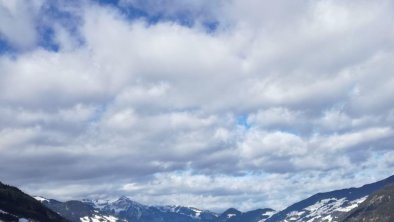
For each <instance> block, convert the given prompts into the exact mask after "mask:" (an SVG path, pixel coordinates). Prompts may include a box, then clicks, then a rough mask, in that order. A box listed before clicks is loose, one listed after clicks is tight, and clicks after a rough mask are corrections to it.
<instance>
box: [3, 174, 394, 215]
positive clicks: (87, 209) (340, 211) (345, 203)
mask: <svg viewBox="0 0 394 222" xmlns="http://www.w3.org/2000/svg"><path fill="white" fill-rule="evenodd" d="M393 184H394V176H391V177H389V178H386V179H384V180H381V181H378V182H375V183H372V184H367V185H364V186H362V187H358V188H348V189H341V190H335V191H330V192H325V193H317V194H315V195H312V196H311V197H308V198H306V199H304V200H302V201H300V202H297V203H294V204H292V205H291V206H289V207H287V208H286V209H284V210H281V211H275V210H273V209H270V208H263V209H256V210H252V211H248V212H241V211H239V210H237V209H235V208H230V209H227V210H226V211H224V212H223V213H221V214H217V213H214V212H212V211H209V210H200V209H197V208H193V207H184V206H148V205H144V204H141V203H138V202H135V201H133V200H131V199H130V198H128V197H125V196H123V197H120V198H119V199H117V200H115V201H107V200H105V201H104V200H88V199H84V200H70V201H66V202H61V201H57V200H54V199H46V198H43V197H35V200H34V199H33V198H31V197H30V196H28V195H26V194H24V195H26V196H24V197H25V199H26V200H29V201H30V202H33V203H34V204H36V205H37V204H38V205H37V206H39V205H41V206H40V207H41V208H42V209H45V210H46V211H45V210H44V211H43V210H42V209H41V208H37V206H36V208H31V207H30V208H28V209H29V211H28V212H30V214H23V215H22V214H18V213H16V212H17V211H15V209H14V208H15V207H16V204H15V201H22V202H23V203H27V202H26V200H25V199H15V198H14V199H13V201H14V202H13V203H14V204H10V205H8V204H7V201H9V199H7V198H6V195H5V194H4V193H5V191H4V190H5V189H4V188H1V189H0V221H18V220H17V219H18V218H19V219H20V218H28V219H32V220H31V221H67V220H69V221H71V222H117V221H119V222H122V221H125V222H356V221H379V222H380V221H381V222H386V221H387V222H392V221H394V212H392V210H391V209H394V208H393V207H394V185H393ZM2 185H3V184H2ZM3 186H7V185H3ZM7 189H11V190H13V189H16V190H17V191H18V192H21V191H20V190H18V189H17V188H13V187H11V186H7ZM21 193H23V192H21ZM30 202H29V203H30ZM18 207H19V208H24V207H28V206H23V204H22V205H20V206H18ZM31 209H33V210H31ZM39 209H40V210H39ZM35 210H37V213H38V212H40V213H41V214H40V215H41V216H42V215H46V216H47V217H48V218H50V219H47V218H44V219H42V218H43V217H42V218H39V217H33V216H32V215H33V214H31V211H33V212H34V211H35ZM18 212H19V211H18ZM43 212H44V213H43ZM54 212H56V213H54ZM60 215H61V216H60ZM11 217H12V218H11ZM7 218H8V219H7ZM9 218H11V219H9ZM64 218H66V219H64Z"/></svg>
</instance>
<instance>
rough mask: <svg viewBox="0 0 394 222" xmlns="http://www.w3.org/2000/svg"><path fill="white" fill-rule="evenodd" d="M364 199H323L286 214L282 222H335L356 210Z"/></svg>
mask: <svg viewBox="0 0 394 222" xmlns="http://www.w3.org/2000/svg"><path fill="white" fill-rule="evenodd" d="M366 198H367V197H366V196H365V197H362V198H359V199H356V200H353V201H348V200H347V199H346V198H340V199H336V198H328V199H323V200H320V201H318V202H316V203H315V204H313V205H310V206H309V207H306V208H304V209H303V210H301V211H292V212H290V213H288V214H287V216H286V218H285V220H284V222H337V221H338V218H339V215H342V214H343V213H344V212H349V211H351V210H352V209H354V208H356V207H357V206H358V205H360V203H362V202H364V201H365V200H366Z"/></svg>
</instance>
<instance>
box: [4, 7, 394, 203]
mask: <svg viewBox="0 0 394 222" xmlns="http://www.w3.org/2000/svg"><path fill="white" fill-rule="evenodd" d="M159 3H160V4H154V2H153V1H144V2H142V1H120V3H119V4H117V5H110V4H109V5H108V4H99V3H96V2H93V1H84V2H82V3H75V2H74V3H70V4H71V5H68V6H67V5H66V6H67V7H60V6H63V5H61V4H60V3H58V4H53V5H51V7H49V6H48V4H49V3H48V2H34V3H31V4H30V3H29V4H22V3H21V2H19V3H18V2H16V3H15V5H12V4H11V3H8V2H7V3H6V2H1V4H0V12H1V10H3V11H4V12H6V13H0V14H1V16H3V17H4V19H5V20H2V19H0V20H1V21H9V23H12V24H15V27H11V26H10V25H9V24H8V23H1V22H0V33H1V35H2V36H5V37H3V38H6V41H10V42H11V43H12V44H15V46H17V47H28V48H29V50H22V51H20V52H17V53H15V54H12V55H11V54H7V53H5V54H1V55H0V73H2V75H1V76H0V107H1V108H0V129H1V130H0V141H1V142H0V150H1V152H2V155H1V156H0V166H1V168H2V169H4V172H5V173H4V174H2V176H1V178H0V179H1V180H4V181H5V182H7V183H15V184H16V185H20V186H22V188H23V189H26V190H27V191H29V192H33V193H35V194H41V195H44V196H48V197H52V198H60V199H67V198H85V197H93V198H96V197H99V198H114V197H115V196H117V195H122V194H126V195H130V196H133V197H135V198H136V199H137V200H139V201H142V202H144V203H148V204H159V203H162V204H172V203H173V204H185V205H195V206H196V207H206V208H212V209H217V210H222V209H224V208H226V207H230V206H233V203H240V205H239V206H235V207H240V208H241V209H245V210H247V209H254V208H261V207H274V208H281V207H284V206H286V205H288V204H290V203H292V202H294V201H296V200H299V199H300V198H302V197H307V196H308V195H311V194H313V193H314V192H319V191H325V190H330V189H337V188H343V187H348V186H349V184H351V185H353V184H354V183H351V181H353V180H355V181H356V184H357V185H362V184H363V183H366V182H373V180H372V179H374V180H375V179H376V180H377V179H380V178H371V177H370V176H369V175H371V174H373V175H387V176H388V175H390V174H392V167H391V166H392V161H391V160H392V158H391V156H392V154H391V150H392V145H391V142H392V141H393V127H392V126H393V121H394V118H393V116H394V115H393V113H394V111H393V110H394V103H393V102H392V100H391V96H392V95H393V89H394V87H393V84H394V81H393V77H392V75H391V70H392V68H393V63H392V61H393V60H392V57H393V50H392V49H393V47H392V46H393V43H394V41H393V40H392V39H393V38H392V35H393V33H392V31H391V30H392V26H393V24H392V22H391V21H393V19H392V17H393V16H392V13H391V11H392V10H391V9H392V8H393V7H394V5H393V4H392V3H391V2H390V1H384V0H379V1H376V2H369V1H361V2H360V1H357V2H356V1H352V0H349V1H335V0H330V1H315V2H311V1H302V2H300V3H297V4H295V3H294V2H292V1H277V2H275V3H272V2H271V1H255V0H247V1H238V0H235V1H219V2H216V3H212V2H211V1H209V2H208V1H188V2H187V3H185V2H181V1H160V2H159ZM164 3H166V4H164ZM212 4H215V7H212ZM42 5H44V6H45V7H44V8H45V10H44V9H43V7H41V8H40V6H42ZM29 7H33V8H34V7H35V8H34V9H37V10H38V9H39V10H43V11H40V12H42V13H32V14H30V15H31V16H36V17H35V18H34V19H33V18H30V17H29V19H28V18H25V17H26V16H28V15H27V14H28V13H27V14H23V13H22V12H24V10H28V9H30V8H29ZM132 7H134V9H133V10H136V9H138V10H140V11H141V12H145V14H144V13H142V14H144V15H142V16H132V15H130V14H127V13H132V11H130V10H132V9H131V8H132ZM51 8H52V9H51ZM48 10H49V12H50V11H51V10H56V13H55V15H56V16H52V17H51V16H49V15H48ZM62 10H63V11H62ZM185 12H190V13H189V14H188V15H187V16H186V15H184V13H185ZM20 13H22V14H23V16H21V17H15V15H19V14H20ZM62 13H64V14H65V16H64V17H62V16H60V15H63V14H62ZM333 15H335V16H333ZM155 16H158V17H157V20H156V21H152V19H153V18H154V17H155ZM48 18H53V20H49V19H48ZM182 19H191V20H192V21H193V22H191V23H188V24H185V23H183V22H182ZM38 21H39V23H40V27H43V26H45V27H49V28H51V30H52V31H53V36H52V37H51V38H49V39H50V40H47V41H48V42H47V43H48V44H49V43H51V44H56V45H57V46H58V48H56V49H54V48H51V47H43V45H42V44H41V45H40V43H38V42H39V41H38V40H40V41H42V37H43V36H41V35H42V33H41V32H37V30H36V29H35V28H34V27H35V25H37V24H36V23H37V22H38ZM207 21H210V22H212V21H213V22H216V23H217V27H216V28H215V29H212V30H208V29H207V28H206V27H205V28H204V24H205V22H207ZM43 24H44V25H43ZM205 25H206V24H205ZM22 26H23V27H25V26H26V27H29V28H26V29H25V28H20V27H22ZM18 27H19V28H18ZM14 28H15V30H24V32H26V33H23V35H21V36H22V37H23V38H22V37H21V39H18V38H19V37H18V38H13V37H12V36H13V35H16V34H15V33H17V32H16V31H14V30H13V29H14ZM10 30H11V31H10ZM17 34H18V35H20V34H21V33H19V32H18V33H17ZM25 38H26V39H25ZM10 39H11V40H10ZM13 41H14V42H13ZM37 41H38V42H37ZM103 181H104V182H103ZM105 181H110V182H105ZM322 181H323V182H325V183H323V182H322ZM326 182H327V183H326ZM306 184H308V186H306ZM311 184H313V185H311ZM287 190H292V191H294V192H292V194H291V195H287V194H286V193H287V192H284V191H287ZM163 194H167V195H163ZM233 207H234V206H233Z"/></svg>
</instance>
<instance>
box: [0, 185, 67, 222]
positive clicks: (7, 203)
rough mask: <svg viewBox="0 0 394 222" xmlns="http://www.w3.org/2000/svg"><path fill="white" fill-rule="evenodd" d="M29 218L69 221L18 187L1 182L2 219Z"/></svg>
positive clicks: (23, 219) (33, 219) (0, 202)
mask: <svg viewBox="0 0 394 222" xmlns="http://www.w3.org/2000/svg"><path fill="white" fill-rule="evenodd" d="M28 220H29V221H45V222H52V221H53V222H66V221H68V220H66V219H65V218H63V217H61V216H60V215H59V214H57V213H55V212H53V211H52V210H50V209H48V208H47V207H45V206H44V205H42V204H41V203H40V202H39V201H37V200H35V199H34V198H33V197H31V196H29V195H27V194H25V193H23V192H22V191H21V190H19V189H18V188H16V187H13V186H9V185H5V184H3V183H1V182H0V221H28Z"/></svg>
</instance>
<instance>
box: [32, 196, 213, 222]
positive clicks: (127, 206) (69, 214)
mask: <svg viewBox="0 0 394 222" xmlns="http://www.w3.org/2000/svg"><path fill="white" fill-rule="evenodd" d="M37 199H38V200H40V201H41V202H42V203H43V204H45V205H46V206H47V207H49V208H51V209H52V210H54V211H56V212H59V213H60V214H61V215H63V216H64V217H66V218H68V219H69V220H71V221H75V222H77V221H78V222H79V221H83V222H85V221H95V220H98V221H102V222H115V221H133V222H215V220H216V218H217V215H216V214H215V213H212V212H210V211H204V210H199V209H196V208H192V207H182V206H146V205H143V204H140V203H138V202H135V201H132V200H130V199H129V198H127V197H121V198H119V199H118V200H116V201H113V202H110V201H100V200H86V199H85V200H83V201H76V200H73V201H67V202H60V201H56V200H48V199H45V198H42V197H37Z"/></svg>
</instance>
